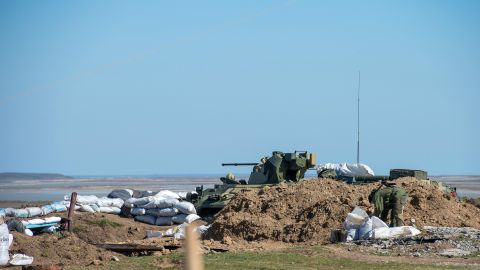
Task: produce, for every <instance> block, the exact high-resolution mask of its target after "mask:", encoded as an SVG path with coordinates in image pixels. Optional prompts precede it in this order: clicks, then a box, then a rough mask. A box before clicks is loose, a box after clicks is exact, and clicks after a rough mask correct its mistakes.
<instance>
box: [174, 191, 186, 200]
mask: <svg viewBox="0 0 480 270" xmlns="http://www.w3.org/2000/svg"><path fill="white" fill-rule="evenodd" d="M187 193H188V192H186V191H180V192H177V194H178V197H180V199H182V200H186V199H187Z"/></svg>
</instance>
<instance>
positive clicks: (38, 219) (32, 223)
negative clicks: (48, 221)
mask: <svg viewBox="0 0 480 270" xmlns="http://www.w3.org/2000/svg"><path fill="white" fill-rule="evenodd" d="M27 222H28V224H31V225H38V224H43V223H45V220H44V219H40V218H34V219H30V220H27Z"/></svg>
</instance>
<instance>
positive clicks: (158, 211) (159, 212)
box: [146, 208, 178, 217]
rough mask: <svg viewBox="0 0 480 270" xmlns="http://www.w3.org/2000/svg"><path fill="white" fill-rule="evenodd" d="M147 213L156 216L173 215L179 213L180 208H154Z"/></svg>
mask: <svg viewBox="0 0 480 270" xmlns="http://www.w3.org/2000/svg"><path fill="white" fill-rule="evenodd" d="M146 214H147V215H151V216H156V217H173V216H175V215H176V214H178V210H177V209H176V208H154V209H148V210H147V211H146Z"/></svg>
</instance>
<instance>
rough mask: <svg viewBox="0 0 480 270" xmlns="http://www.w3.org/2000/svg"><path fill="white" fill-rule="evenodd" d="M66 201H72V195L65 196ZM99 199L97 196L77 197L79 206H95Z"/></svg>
mask: <svg viewBox="0 0 480 270" xmlns="http://www.w3.org/2000/svg"><path fill="white" fill-rule="evenodd" d="M63 198H64V199H65V201H70V195H65V196H64V197H63ZM97 201H98V197H97V196H95V195H77V203H78V204H94V203H97Z"/></svg>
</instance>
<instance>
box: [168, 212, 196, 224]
mask: <svg viewBox="0 0 480 270" xmlns="http://www.w3.org/2000/svg"><path fill="white" fill-rule="evenodd" d="M197 219H200V217H199V216H198V215H196V214H189V215H187V214H179V215H176V216H173V217H172V221H173V222H174V223H176V224H182V223H192V222H194V221H195V220H197Z"/></svg>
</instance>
